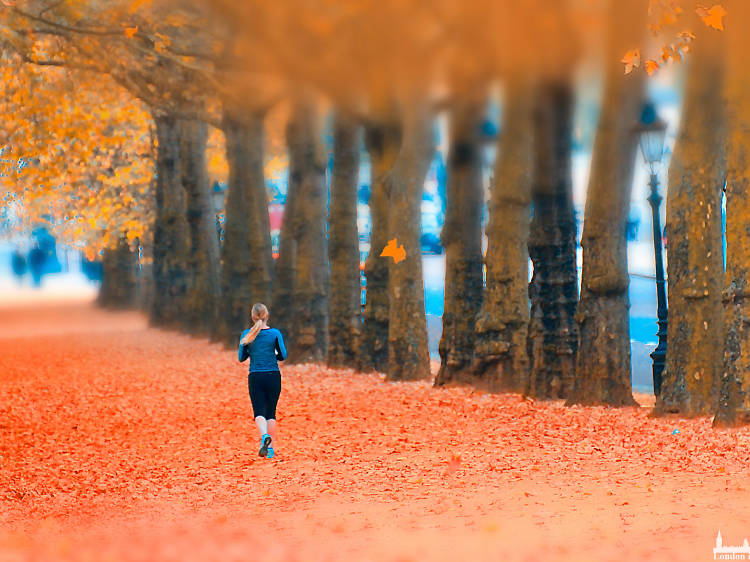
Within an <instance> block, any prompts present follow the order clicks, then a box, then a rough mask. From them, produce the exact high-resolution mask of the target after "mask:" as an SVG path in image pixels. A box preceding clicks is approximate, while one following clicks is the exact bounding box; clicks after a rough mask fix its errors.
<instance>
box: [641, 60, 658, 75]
mask: <svg viewBox="0 0 750 562" xmlns="http://www.w3.org/2000/svg"><path fill="white" fill-rule="evenodd" d="M644 68H645V69H646V72H648V75H649V76H653V74H654V72H656V71H657V70H659V63H658V62H656V61H655V60H651V59H648V60H647V61H646V63H645V64H644Z"/></svg>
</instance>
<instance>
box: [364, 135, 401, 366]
mask: <svg viewBox="0 0 750 562" xmlns="http://www.w3.org/2000/svg"><path fill="white" fill-rule="evenodd" d="M365 143H366V145H367V151H368V153H369V155H370V173H371V179H370V201H369V208H370V220H371V226H372V228H371V232H370V251H369V253H368V254H367V259H366V260H365V279H366V291H365V310H364V323H363V325H362V339H361V341H360V346H359V359H360V364H359V369H360V370H361V371H370V370H375V371H378V372H381V373H383V372H385V371H386V370H387V369H388V316H389V313H390V303H389V300H388V261H387V260H386V259H385V258H382V257H380V252H382V251H383V248H384V247H385V245H386V244H387V243H388V239H389V238H388V235H389V232H388V192H387V189H386V185H385V184H386V176H387V174H388V172H389V171H390V170H391V168H393V164H394V162H395V161H396V156H397V154H398V147H399V146H400V145H401V129H400V126H399V125H397V124H396V123H393V122H382V123H378V124H375V125H370V126H368V127H367V128H366V130H365Z"/></svg>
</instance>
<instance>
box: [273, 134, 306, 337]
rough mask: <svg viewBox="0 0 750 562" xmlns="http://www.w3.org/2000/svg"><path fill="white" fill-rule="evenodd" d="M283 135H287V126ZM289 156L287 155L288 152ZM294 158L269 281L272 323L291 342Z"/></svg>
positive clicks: (297, 176) (296, 175)
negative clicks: (271, 280) (274, 260)
mask: <svg viewBox="0 0 750 562" xmlns="http://www.w3.org/2000/svg"><path fill="white" fill-rule="evenodd" d="M290 125H291V124H290ZM286 134H287V137H289V136H290V135H291V131H290V127H289V126H288V127H287V133H286ZM290 156H291V155H290ZM297 166H298V162H297V161H296V160H295V159H294V158H290V161H289V174H288V181H287V188H286V199H285V200H284V216H283V220H282V223H281V231H280V232H279V256H278V257H277V258H276V268H275V275H274V283H273V308H272V312H273V315H274V321H273V324H274V326H276V327H277V328H278V329H279V330H281V332H282V334H283V335H284V338H285V339H287V340H289V342H290V343H291V341H292V340H294V339H295V335H294V328H295V326H296V321H295V318H294V303H293V302H292V293H293V291H294V286H295V284H296V279H297V235H296V232H295V228H296V224H297V222H298V219H297V218H296V215H297V213H296V209H297V199H298V198H299V191H300V177H301V176H300V171H299V169H298V168H297Z"/></svg>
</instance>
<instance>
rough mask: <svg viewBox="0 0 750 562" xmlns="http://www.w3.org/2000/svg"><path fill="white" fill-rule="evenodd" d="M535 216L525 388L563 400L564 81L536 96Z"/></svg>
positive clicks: (568, 98) (569, 225)
mask: <svg viewBox="0 0 750 562" xmlns="http://www.w3.org/2000/svg"><path fill="white" fill-rule="evenodd" d="M535 102H536V108H535V114H534V121H535V124H534V146H535V151H534V170H533V180H532V200H533V205H534V206H533V218H532V220H531V225H530V234H529V256H530V257H531V260H532V262H533V265H534V273H533V276H532V279H531V283H530V286H529V298H530V300H531V311H530V322H529V339H528V350H529V357H530V361H531V372H530V375H529V381H528V388H527V392H528V394H529V395H530V396H533V397H535V398H542V399H557V398H565V397H566V396H567V395H568V393H569V392H570V390H571V388H572V386H573V379H574V375H575V355H576V348H577V346H578V336H577V329H576V325H575V319H574V315H575V307H576V304H577V302H578V272H577V270H576V223H575V214H574V210H573V189H572V175H571V146H570V143H571V131H572V113H573V90H572V85H571V83H570V82H569V81H568V80H567V79H557V80H553V81H545V82H543V83H541V84H539V86H538V88H537V93H536V96H535Z"/></svg>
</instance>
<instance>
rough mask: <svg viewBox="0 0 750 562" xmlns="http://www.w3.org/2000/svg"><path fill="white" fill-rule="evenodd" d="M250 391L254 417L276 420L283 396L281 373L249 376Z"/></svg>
mask: <svg viewBox="0 0 750 562" xmlns="http://www.w3.org/2000/svg"><path fill="white" fill-rule="evenodd" d="M247 386H248V388H249V389H250V402H252V404H253V417H255V418H257V417H258V416H263V417H264V418H266V419H267V420H275V419H276V404H277V403H278V401H279V394H281V373H280V372H279V371H258V372H255V373H250V374H249V375H248V376H247Z"/></svg>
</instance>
